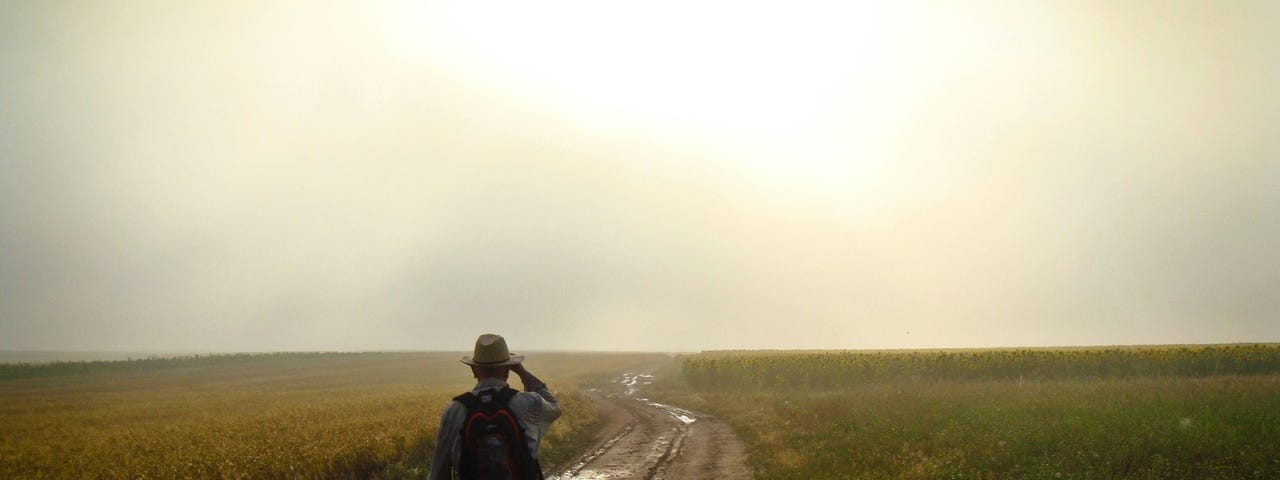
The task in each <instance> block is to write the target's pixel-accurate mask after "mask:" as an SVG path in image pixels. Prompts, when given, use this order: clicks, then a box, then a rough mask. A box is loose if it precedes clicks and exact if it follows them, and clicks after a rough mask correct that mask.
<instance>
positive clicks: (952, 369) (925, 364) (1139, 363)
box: [682, 344, 1280, 389]
mask: <svg viewBox="0 0 1280 480" xmlns="http://www.w3.org/2000/svg"><path fill="white" fill-rule="evenodd" d="M682 368H683V371H684V375H685V378H686V379H688V381H689V385H690V386H692V387H694V388H700V389H717V388H817V389H823V388H841V387H848V386H854V385H858V384H864V383H875V382H887V381H904V380H905V381H944V380H964V381H980V380H1048V379H1073V378H1139V377H1162V376H1165V377H1167V376H1179V377H1205V376H1211V375H1229V374H1234V375H1254V374H1274V373H1280V345H1274V344H1268V345H1215V346H1194V347H1190V346H1187V347H1121V348H1095V349H1023V350H1016V349H1010V350H964V351H894V352H883V351H881V352H857V351H844V352H711V353H700V354H695V355H687V356H684V357H683V358H682Z"/></svg>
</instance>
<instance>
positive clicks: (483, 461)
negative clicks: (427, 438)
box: [454, 387, 543, 480]
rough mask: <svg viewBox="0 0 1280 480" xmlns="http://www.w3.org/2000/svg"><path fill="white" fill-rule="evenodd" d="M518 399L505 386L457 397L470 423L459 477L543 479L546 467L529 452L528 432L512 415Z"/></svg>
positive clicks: (463, 436)
mask: <svg viewBox="0 0 1280 480" xmlns="http://www.w3.org/2000/svg"><path fill="white" fill-rule="evenodd" d="M515 396H516V391H515V390H513V389H512V388H511V387H502V389H501V390H486V391H481V392H480V393H479V394H475V393H472V392H467V393H464V394H462V395H458V396H457V397H455V398H454V400H455V401H457V402H458V403H461V404H462V405H463V406H464V407H467V421H466V422H463V424H462V431H461V432H460V433H459V435H460V438H461V439H462V452H461V453H462V454H461V458H460V459H459V462H458V463H459V465H458V475H459V477H460V478H462V479H463V480H499V479H501V480H543V477H542V467H541V466H540V465H538V459H537V458H534V457H533V455H531V454H530V453H529V446H528V445H527V444H526V443H525V440H524V430H523V429H522V428H520V421H519V420H517V419H516V416H515V414H514V413H512V412H511V407H510V403H511V399H512V398H513V397H515Z"/></svg>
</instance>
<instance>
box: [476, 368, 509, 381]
mask: <svg viewBox="0 0 1280 480" xmlns="http://www.w3.org/2000/svg"><path fill="white" fill-rule="evenodd" d="M510 373H511V367H471V376H473V377H476V380H484V379H486V378H496V379H498V380H503V381H505V380H506V379H507V376H508V375H509V374H510Z"/></svg>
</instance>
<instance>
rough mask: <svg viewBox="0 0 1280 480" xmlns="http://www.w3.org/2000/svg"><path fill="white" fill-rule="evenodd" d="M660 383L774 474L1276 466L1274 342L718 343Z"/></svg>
mask: <svg viewBox="0 0 1280 480" xmlns="http://www.w3.org/2000/svg"><path fill="white" fill-rule="evenodd" d="M680 368H681V369H682V370H683V372H684V375H683V376H681V375H679V374H678V373H676V372H672V373H673V374H674V375H670V376H669V377H670V378H669V379H668V380H667V381H666V382H664V383H663V384H662V385H660V386H659V388H660V389H661V390H659V391H658V392H656V393H655V395H656V396H659V397H663V398H664V399H666V400H667V401H670V402H674V403H678V404H684V405H687V406H690V407H693V408H695V409H703V410H707V411H710V412H712V413H715V414H717V415H718V416H721V417H723V418H725V419H726V420H727V421H728V422H730V424H732V425H733V426H734V428H735V430H736V431H738V433H739V434H740V435H741V436H742V437H743V440H744V441H745V442H746V443H747V445H748V446H749V449H750V452H749V456H750V461H751V462H752V466H753V467H754V468H755V469H756V471H757V472H758V474H759V478H764V479H811V478H873V479H874V478H901V479H912V478H1046V479H1049V478H1053V479H1056V478H1259V479H1261V478H1280V346H1275V345H1230V346H1213V347H1142V348H1139V347H1127V348H1102V349H1080V348H1073V349H1034V350H968V351H927V352H926V351H900V352H710V353H704V354H698V355H691V356H686V357H683V359H682V361H681V364H680Z"/></svg>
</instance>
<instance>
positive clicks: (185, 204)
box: [0, 1, 1280, 352]
mask: <svg viewBox="0 0 1280 480" xmlns="http://www.w3.org/2000/svg"><path fill="white" fill-rule="evenodd" d="M844 3H846V2H831V3H830V4H828V3H823V2H815V3H805V2H801V3H794V2H786V3H777V4H774V5H767V6H764V5H762V6H756V5H754V4H753V5H744V4H743V3H742V2H723V3H706V4H702V3H699V4H696V5H690V4H688V3H687V2H645V3H642V4H623V3H618V4H612V3H608V2H604V3H602V2H546V3H543V2H538V3H533V4H526V3H512V4H508V3H503V2H458V3H440V2H430V3H424V2H409V1H403V2H400V1H388V2H377V3H373V2H356V3H352V4H350V5H319V4H316V3H315V2H284V3H280V4H273V5H269V6H268V5H259V4H254V3H246V4H238V3H234V2H144V1H116V2H48V1H10V2H4V3H3V4H2V5H0V349H3V350H94V351H156V350H163V351H195V352H204V351H264V350H267V351H270V350H317V349H323V350H364V349H415V350H423V349H444V350H464V349H468V348H469V347H470V345H471V344H472V342H473V341H474V339H475V337H476V335H477V334H479V333H484V332H489V331H492V332H497V333H502V334H504V335H505V336H506V337H507V338H508V340H509V342H510V344H511V346H512V348H513V349H516V350H522V349H523V350H529V349H535V350H561V349H588V350H660V351H672V350H701V349H726V348H925V347H985V346H1017V345H1109V344H1163V343H1219V342H1275V341H1280V318H1278V315H1280V247H1278V246H1280V88H1276V85H1280V28H1276V26H1277V25H1280V4H1278V3H1276V2H1262V1H1259V2H1249V1H1240V2H1189V1H1167V2H1089V3H1086V4H1057V3H1045V4H1039V3H1027V2H1016V3H1004V2H997V3H986V2H964V3H962V4H959V5H956V4H952V3H949V2H893V3H892V4H890V5H882V4H878V3H866V4H863V3H855V4H854V5H843V4H844Z"/></svg>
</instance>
